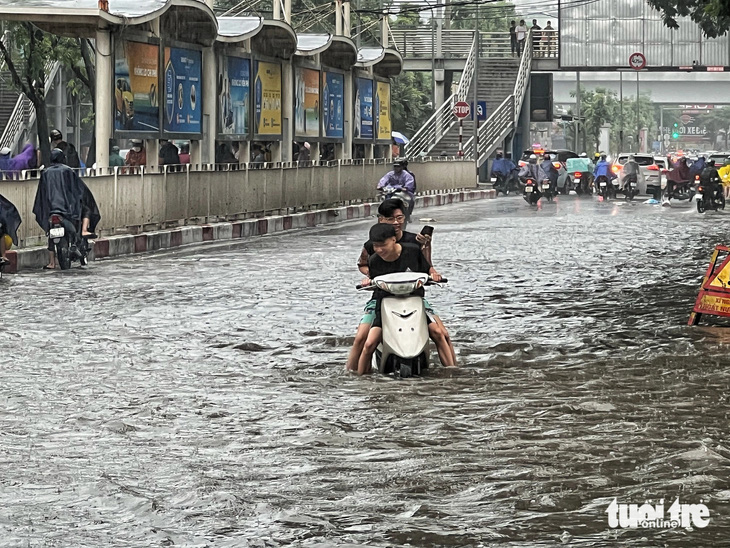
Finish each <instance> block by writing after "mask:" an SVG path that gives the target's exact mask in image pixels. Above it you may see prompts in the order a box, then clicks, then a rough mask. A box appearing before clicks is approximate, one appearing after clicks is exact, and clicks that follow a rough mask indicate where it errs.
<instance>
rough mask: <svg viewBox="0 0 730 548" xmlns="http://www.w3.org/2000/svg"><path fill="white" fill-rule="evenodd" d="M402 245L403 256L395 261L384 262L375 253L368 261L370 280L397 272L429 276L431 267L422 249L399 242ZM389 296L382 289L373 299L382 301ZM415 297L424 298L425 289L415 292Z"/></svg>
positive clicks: (377, 291)
mask: <svg viewBox="0 0 730 548" xmlns="http://www.w3.org/2000/svg"><path fill="white" fill-rule="evenodd" d="M399 243H400V244H401V248H402V249H401V254H400V257H398V258H397V259H396V260H395V261H384V260H383V259H382V258H380V256H379V255H377V254H375V253H373V254H372V255H370V259H369V261H368V264H369V267H370V276H369V277H370V279H373V278H376V277H377V276H382V275H384V274H395V273H396V272H423V273H424V274H428V271H429V270H431V265H430V264H429V263H428V261H427V260H426V257H424V256H423V253H422V252H421V248H420V247H419V246H417V245H413V244H408V243H403V240H402V239H401V241H400V242H399ZM386 295H388V293H386V292H385V291H383V290H382V289H376V290H375V292H374V293H373V298H375V299H382V298H383V297H385V296H386ZM413 295H416V296H418V297H423V296H424V295H425V292H424V291H423V288H422V287H421V288H419V289H417V290H416V291H414V292H413Z"/></svg>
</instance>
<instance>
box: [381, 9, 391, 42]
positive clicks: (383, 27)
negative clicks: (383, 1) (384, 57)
mask: <svg viewBox="0 0 730 548" xmlns="http://www.w3.org/2000/svg"><path fill="white" fill-rule="evenodd" d="M389 37H390V33H389V32H388V13H387V12H383V20H382V22H381V27H380V41H381V42H382V44H381V45H382V46H383V47H384V48H387V47H388V39H389Z"/></svg>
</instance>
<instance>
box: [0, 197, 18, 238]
mask: <svg viewBox="0 0 730 548" xmlns="http://www.w3.org/2000/svg"><path fill="white" fill-rule="evenodd" d="M21 222H22V221H21V220H20V213H18V210H17V209H16V207H15V206H14V205H13V204H12V203H10V201H9V200H8V199H6V198H5V197H4V196H3V195H2V194H0V224H2V225H3V229H2V231H0V235H2V234H3V233H4V234H7V235H8V236H10V239H11V240H13V245H16V246H17V245H18V227H19V226H20V223H21Z"/></svg>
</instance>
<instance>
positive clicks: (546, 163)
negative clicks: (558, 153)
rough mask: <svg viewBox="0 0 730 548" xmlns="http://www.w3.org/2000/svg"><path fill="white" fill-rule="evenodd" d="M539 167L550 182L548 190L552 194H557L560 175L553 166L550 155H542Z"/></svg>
mask: <svg viewBox="0 0 730 548" xmlns="http://www.w3.org/2000/svg"><path fill="white" fill-rule="evenodd" d="M540 167H541V168H542V170H543V171H544V172H545V175H546V176H547V178H548V179H549V180H550V188H551V189H552V191H553V192H557V190H558V177H559V176H560V173H558V170H557V168H556V167H555V165H554V164H553V160H552V158H550V154H547V153H545V154H543V157H542V163H541V164H540Z"/></svg>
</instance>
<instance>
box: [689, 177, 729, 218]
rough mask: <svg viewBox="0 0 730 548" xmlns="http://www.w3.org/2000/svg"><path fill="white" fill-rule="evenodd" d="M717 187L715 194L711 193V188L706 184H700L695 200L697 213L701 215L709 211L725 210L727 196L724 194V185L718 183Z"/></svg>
mask: <svg viewBox="0 0 730 548" xmlns="http://www.w3.org/2000/svg"><path fill="white" fill-rule="evenodd" d="M715 186H716V188H715V191H714V192H712V191H710V188H709V187H708V186H707V185H705V184H700V185H699V186H698V187H697V194H695V197H694V199H695V201H696V202H697V211H698V212H699V213H704V212H705V211H708V210H713V211H714V210H717V209H725V196H724V195H723V193H722V184H720V183H719V182H718V183H717V185H715ZM712 194H714V196H713V195H712Z"/></svg>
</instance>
